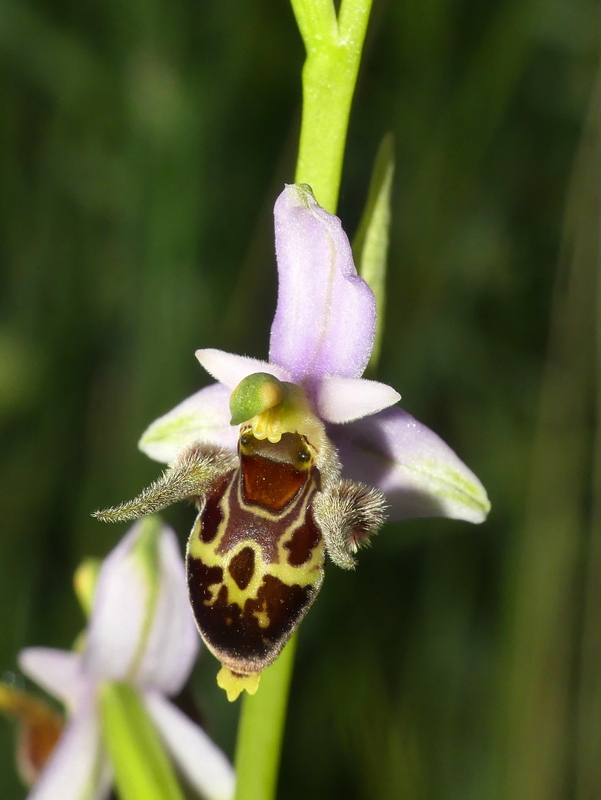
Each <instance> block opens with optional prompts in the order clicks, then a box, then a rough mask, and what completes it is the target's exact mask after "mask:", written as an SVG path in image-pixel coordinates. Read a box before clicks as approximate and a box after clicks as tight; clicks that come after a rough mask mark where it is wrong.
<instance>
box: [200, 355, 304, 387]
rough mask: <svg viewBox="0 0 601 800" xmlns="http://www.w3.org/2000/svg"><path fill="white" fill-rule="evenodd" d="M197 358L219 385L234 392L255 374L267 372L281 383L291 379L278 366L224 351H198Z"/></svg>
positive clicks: (287, 373) (284, 370)
mask: <svg viewBox="0 0 601 800" xmlns="http://www.w3.org/2000/svg"><path fill="white" fill-rule="evenodd" d="M196 358H197V359H198V360H199V361H200V363H201V364H202V366H203V367H204V368H205V369H206V371H207V372H208V373H209V375H212V376H213V377H214V378H215V380H217V381H219V383H223V384H224V385H225V386H227V387H228V389H229V390H230V392H232V391H233V390H234V389H235V388H236V386H237V385H238V384H239V383H240V381H241V380H243V379H244V378H247V377H248V376H249V375H252V374H253V373H255V372H267V373H269V374H270V375H275V377H276V378H279V379H280V380H281V381H289V380H290V379H291V376H290V373H289V372H288V370H286V369H284V368H283V367H279V366H278V365H277V364H268V363H267V361H259V360H258V359H256V358H249V357H248V356H238V355H236V354H235V353H226V352H225V351H224V350H212V349H208V350H197V351H196Z"/></svg>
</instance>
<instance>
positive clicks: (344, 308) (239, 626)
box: [97, 184, 489, 699]
mask: <svg viewBox="0 0 601 800" xmlns="http://www.w3.org/2000/svg"><path fill="white" fill-rule="evenodd" d="M274 216H275V243H276V255H277V264H278V277H279V291H278V302H277V309H276V313H275V317H274V320H273V324H272V328H271V339H270V348H269V361H268V362H267V361H259V360H256V359H253V358H248V357H246V356H240V355H235V354H231V353H226V352H223V351H220V350H214V349H207V350H199V351H198V352H197V353H196V356H197V358H198V360H199V361H200V363H201V365H202V366H203V367H204V368H205V369H206V370H207V372H209V373H210V374H211V375H212V376H213V377H214V378H215V379H216V381H217V383H214V384H212V385H210V386H208V387H207V388H205V389H201V390H200V391H199V392H197V393H196V394H194V395H192V397H189V398H188V399H187V400H184V401H183V402H182V403H180V404H179V405H178V406H176V408H174V409H173V410H172V411H170V412H169V413H167V414H166V415H164V416H163V417H161V418H160V419H158V420H156V421H155V422H154V423H152V424H151V425H150V427H149V428H148V429H147V431H146V432H145V433H144V435H143V436H142V439H141V441H140V445H139V446H140V448H141V450H142V451H143V452H144V453H146V454H147V455H149V456H150V457H151V458H153V459H155V460H157V461H161V462H165V463H167V464H169V468H168V469H167V471H166V472H165V473H164V475H163V477H162V478H160V479H159V480H158V481H157V482H156V483H155V484H153V486H151V487H150V488H149V489H147V490H145V491H144V492H143V493H142V494H141V495H140V496H139V497H138V498H136V499H135V500H134V501H130V502H129V503H124V504H122V505H121V506H118V507H116V508H113V509H108V510H106V511H103V512H98V514H97V516H99V517H100V518H101V519H104V520H109V521H113V520H117V519H130V518H134V517H136V516H140V515H141V514H144V513H149V512H153V511H156V510H158V509H160V508H162V507H164V506H166V505H168V504H170V503H172V502H175V501H176V500H181V499H184V498H192V499H194V500H195V501H196V504H197V507H198V509H199V516H198V519H197V522H196V524H195V526H194V529H193V531H192V535H191V537H190V541H189V544H188V557H187V565H188V585H189V592H190V599H191V602H192V606H193V610H194V613H195V617H196V621H197V624H198V626H199V629H200V631H201V634H202V635H203V637H204V639H205V642H206V643H207V645H208V647H209V649H210V650H212V652H213V653H214V654H215V655H216V656H217V657H218V658H219V659H220V660H221V662H222V663H223V665H224V667H223V669H222V671H221V673H220V674H219V676H218V682H219V684H220V685H221V686H223V688H224V689H226V691H227V692H228V697H230V699H232V698H233V697H235V696H237V694H238V693H239V691H240V690H241V689H242V688H244V689H247V690H248V691H250V692H252V691H254V690H255V689H256V686H257V683H258V675H259V673H260V672H261V670H262V669H264V668H265V667H266V666H268V665H269V664H270V663H271V662H272V661H273V660H274V659H275V658H276V657H277V655H278V653H279V652H280V650H281V648H282V646H283V644H284V643H285V642H286V641H287V639H288V638H289V637H290V635H291V634H292V631H293V630H294V629H295V628H296V626H297V625H298V624H299V622H300V620H301V619H302V617H303V616H304V614H305V613H306V611H307V609H308V607H309V606H310V604H311V603H312V602H313V600H314V598H315V596H316V594H317V592H318V590H319V588H320V585H321V581H322V578H323V562H324V553H325V552H326V551H327V553H328V554H329V556H330V558H331V559H332V560H333V561H334V562H335V563H337V564H338V565H339V566H342V567H345V568H350V567H352V566H353V565H354V558H353V555H354V553H355V552H356V550H357V548H358V547H359V546H360V545H361V544H362V543H364V542H365V541H367V539H368V538H369V536H370V535H371V534H372V533H373V532H374V531H375V530H377V528H378V527H379V526H380V525H381V524H382V521H383V520H384V518H385V517H386V516H387V517H388V518H389V519H392V520H401V519H405V518H408V517H419V516H443V517H452V518H456V519H464V520H467V521H469V522H475V523H477V522H482V521H483V520H484V519H485V517H486V515H487V513H488V510H489V502H488V498H487V496H486V492H485V490H484V488H483V486H482V484H481V483H480V481H479V480H478V478H477V477H476V476H475V475H474V474H473V473H472V472H471V470H469V469H468V467H467V466H466V465H465V464H464V463H463V462H462V461H461V460H460V459H459V458H458V456H457V455H456V454H455V453H454V452H453V450H451V448H450V447H448V445H446V444H445V443H444V442H443V441H442V440H441V439H440V438H439V437H438V436H437V435H436V434H435V433H434V432H433V431H431V430H430V429H429V428H427V427H426V426H425V425H423V424H421V423H420V422H418V421H417V420H416V419H414V418H413V417H412V416H411V415H410V414H408V413H407V412H406V411H404V410H403V409H401V408H399V407H398V406H397V405H396V404H397V402H398V401H399V400H400V395H399V394H398V392H397V391H396V390H395V389H393V388H392V387H390V386H387V385H386V384H383V383H380V382H377V381H373V380H366V379H364V378H362V375H363V372H364V371H365V368H366V366H367V364H368V361H369V358H370V355H371V352H372V348H373V343H374V337H375V332H376V304H375V299H374V295H373V293H372V291H371V289H370V288H369V286H368V285H367V283H366V282H365V281H364V280H363V279H362V278H361V277H360V276H359V275H358V274H357V270H356V269H355V265H354V263H353V256H352V251H351V246H350V243H349V240H348V238H347V236H346V234H345V232H344V230H343V229H342V225H341V223H340V220H339V219H338V218H337V217H336V216H334V215H332V214H329V213H328V212H327V211H325V210H324V209H323V208H321V207H320V206H319V204H318V203H317V201H316V199H315V197H314V196H313V193H312V191H311V189H310V187H308V186H306V185H304V184H296V185H290V186H286V188H285V189H284V191H283V192H282V194H281V195H280V196H279V198H278V199H277V201H276V204H275V209H274Z"/></svg>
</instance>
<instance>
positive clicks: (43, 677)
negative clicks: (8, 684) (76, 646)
mask: <svg viewBox="0 0 601 800" xmlns="http://www.w3.org/2000/svg"><path fill="white" fill-rule="evenodd" d="M19 667H20V668H21V671H22V672H24V673H25V675H27V677H28V678H31V680H32V681H35V682H36V683H37V684H38V686H41V687H42V689H45V690H46V691H47V692H48V693H49V694H51V695H53V696H54V697H57V698H58V699H59V700H60V701H61V702H62V703H65V704H66V705H67V706H69V707H73V706H75V705H76V704H77V703H78V701H79V698H80V696H81V694H82V693H83V691H84V690H85V688H86V686H88V684H89V679H88V678H87V677H86V674H85V672H84V671H83V669H82V659H81V656H80V655H79V654H78V653H70V652H68V651H67V650H55V649H54V648H51V647H26V648H25V649H24V650H21V652H20V653H19Z"/></svg>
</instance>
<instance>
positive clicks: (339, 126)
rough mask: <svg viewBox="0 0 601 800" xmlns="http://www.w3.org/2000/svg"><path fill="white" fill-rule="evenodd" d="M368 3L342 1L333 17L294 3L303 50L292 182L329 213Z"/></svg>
mask: <svg viewBox="0 0 601 800" xmlns="http://www.w3.org/2000/svg"><path fill="white" fill-rule="evenodd" d="M371 2H372V0H343V2H342V4H341V6H340V13H339V15H338V19H336V16H335V14H334V12H333V6H332V4H331V2H330V3H329V5H330V7H331V11H332V13H331V14H329V15H328V14H326V13H325V11H324V9H323V6H324V3H322V2H315V0H292V7H293V9H294V13H295V16H296V18H297V21H298V25H299V28H300V30H301V33H302V36H303V41H304V43H305V48H306V50H307V58H306V61H305V65H304V67H303V116H302V122H301V131H300V142H299V150H298V160H297V164H296V176H295V180H296V182H297V183H308V184H309V185H310V186H311V187H312V189H313V193H314V194H315V197H316V198H317V202H318V203H319V204H320V205H322V206H323V207H324V208H325V209H327V210H328V211H330V212H331V213H335V211H336V206H337V203H338V192H339V189H340V178H341V175H342V161H343V158H344V148H345V145H346V134H347V130H348V121H349V115H350V112H351V102H352V99H353V93H354V91H355V84H356V82H357V73H358V71H359V62H360V60H361V51H362V49H363V42H364V40H365V31H366V29H367V22H368V19H369V12H370V10H371ZM311 12H312V13H311ZM318 22H321V26H320V25H319V24H318Z"/></svg>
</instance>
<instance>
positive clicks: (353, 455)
mask: <svg viewBox="0 0 601 800" xmlns="http://www.w3.org/2000/svg"><path fill="white" fill-rule="evenodd" d="M329 433H330V436H331V438H332V440H333V441H334V443H335V444H336V446H337V447H338V450H339V454H340V458H341V461H342V464H343V477H347V478H352V479H353V480H357V481H362V482H363V483H366V484H369V485H370V486H376V487H377V488H379V489H381V490H382V491H383V492H384V494H385V495H386V499H387V500H388V502H389V503H390V509H389V514H390V519H392V520H400V519H408V518H410V517H450V518H452V519H464V520H467V521H468V522H483V520H484V519H485V518H486V515H487V514H488V511H489V509H490V503H489V501H488V497H487V495H486V490H485V489H484V487H483V486H482V484H481V483H480V481H479V480H478V478H477V477H476V476H475V475H474V473H473V472H472V471H471V470H470V469H468V467H467V466H466V465H465V464H464V463H463V461H461V459H459V457H458V456H457V455H456V454H455V453H454V452H453V450H451V448H450V447H449V446H448V445H447V444H445V443H444V442H443V441H442V439H441V438H440V437H439V436H437V435H436V434H435V433H434V432H433V431H431V430H430V429H429V428H427V427H426V426H425V425H422V423H421V422H418V421H417V420H416V419H415V418H414V417H412V416H411V415H410V414H408V413H407V412H406V411H403V410H402V409H400V408H389V409H386V410H385V411H381V412H380V413H379V414H376V415H374V416H372V417H366V418H365V419H361V420H358V421H357V422H351V423H349V424H348V425H343V426H331V427H330V428H329Z"/></svg>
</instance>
